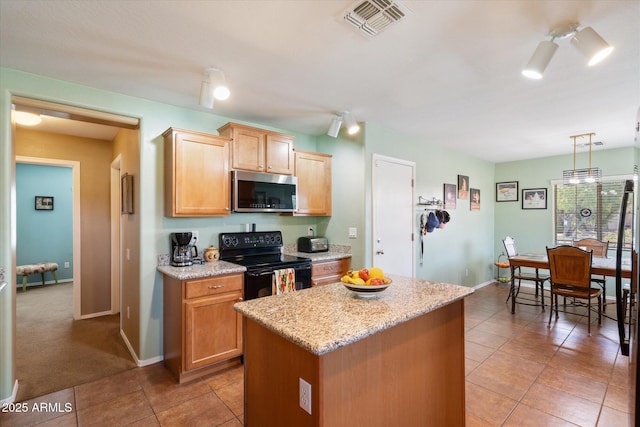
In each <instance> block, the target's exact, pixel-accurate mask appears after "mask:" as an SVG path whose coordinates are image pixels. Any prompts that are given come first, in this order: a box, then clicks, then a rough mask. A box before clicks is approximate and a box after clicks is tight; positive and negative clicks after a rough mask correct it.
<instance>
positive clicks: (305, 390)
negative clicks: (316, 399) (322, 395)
mask: <svg viewBox="0 0 640 427" xmlns="http://www.w3.org/2000/svg"><path fill="white" fill-rule="evenodd" d="M300 407H301V408H302V409H304V410H305V411H307V413H309V415H311V384H309V383H308V382H306V381H305V380H303V379H302V378H300Z"/></svg>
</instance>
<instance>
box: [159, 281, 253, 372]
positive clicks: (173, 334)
mask: <svg viewBox="0 0 640 427" xmlns="http://www.w3.org/2000/svg"><path fill="white" fill-rule="evenodd" d="M243 280H244V279H243V275H242V274H231V275H224V276H216V277H210V278H205V279H193V280H178V279H175V278H172V277H169V276H166V275H165V276H164V290H163V294H164V319H163V320H164V325H163V338H164V344H163V350H164V363H165V365H166V366H167V368H168V369H169V370H170V371H171V372H172V373H173V375H174V376H175V377H176V378H177V379H178V381H179V382H181V383H182V382H185V381H188V380H191V379H195V378H198V377H200V376H202V375H206V374H209V373H212V372H215V371H217V370H220V369H223V368H226V367H228V366H231V365H235V364H238V363H240V356H242V315H241V314H239V313H238V312H236V311H235V310H234V309H233V305H234V304H235V303H236V302H238V301H241V300H242V286H243Z"/></svg>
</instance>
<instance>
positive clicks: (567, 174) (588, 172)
mask: <svg viewBox="0 0 640 427" xmlns="http://www.w3.org/2000/svg"><path fill="white" fill-rule="evenodd" d="M594 135H595V132H590V133H583V134H580V135H572V136H570V137H569V138H571V139H573V169H570V170H565V171H563V172H562V178H563V182H564V184H565V185H566V184H571V185H576V184H580V183H581V182H585V183H587V184H592V183H594V182H598V181H600V178H601V177H602V171H601V170H600V168H594V167H591V147H592V146H593V142H592V141H591V138H592V137H593V136H594ZM586 136H588V137H589V167H588V168H585V169H576V146H577V144H576V140H577V139H578V138H583V137H586Z"/></svg>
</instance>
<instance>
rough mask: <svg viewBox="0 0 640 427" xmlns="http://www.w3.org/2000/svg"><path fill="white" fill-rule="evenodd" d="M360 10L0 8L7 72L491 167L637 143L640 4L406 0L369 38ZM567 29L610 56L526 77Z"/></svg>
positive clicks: (568, 50) (61, 0) (216, 5)
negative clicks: (219, 85)
mask: <svg viewBox="0 0 640 427" xmlns="http://www.w3.org/2000/svg"><path fill="white" fill-rule="evenodd" d="M355 3H357V2H353V1H350V0H346V1H339V0H331V1H329V0H325V1H267V0H265V1H240V0H234V1H217V0H214V1H191V0H188V1H170V0H169V1H155V0H153V1H145V0H138V1H66V0H58V1H48V2H47V1H39V0H38V1H30V0H22V1H13V0H0V46H1V48H0V66H2V67H7V68H12V69H17V70H21V71H25V72H28V73H34V74H38V75H43V76H48V77H52V78H55V79H60V80H64V81H70V82H75V83H79V84H83V85H87V86H91V87H95V88H99V89H104V90H107V91H111V92H117V93H122V94H126V95H131V96H135V97H141V98H146V99H151V100H154V101H160V102H163V103H168V104H172V105H176V106H180V107H186V108H191V109H194V110H201V111H209V112H212V113H213V114H216V115H221V116H226V117H233V118H234V119H237V120H244V121H249V122H253V123H257V124H262V125H266V126H273V127H276V128H282V129H288V130H291V131H296V132H301V133H305V134H311V135H320V134H324V133H326V131H327V129H328V127H329V124H330V122H331V119H332V117H333V114H334V113H335V112H336V111H342V110H348V111H350V112H352V114H353V115H354V116H355V118H356V119H357V120H358V121H361V122H367V123H370V124H372V125H376V126H383V127H385V128H388V129H391V130H395V131H398V132H400V133H401V134H403V135H406V136H408V137H410V138H411V139H413V140H414V141H416V140H417V141H424V142H425V143H431V144H437V145H442V146H444V147H447V148H449V149H453V150H459V151H461V152H464V153H467V154H470V155H473V156H476V157H478V158H482V159H486V160H488V161H491V162H504V161H511V160H520V159H528V158H537V157H546V156H552V155H559V154H570V153H572V152H573V142H572V140H571V139H570V138H569V137H570V136H571V135H575V134H582V133H588V132H595V133H596V136H595V140H597V141H602V142H604V145H603V146H601V147H600V146H599V147H593V149H594V151H597V150H601V149H611V148H617V147H628V146H633V145H634V144H636V146H640V145H638V143H637V142H635V139H636V138H637V135H636V130H635V126H636V122H637V120H638V114H639V113H638V112H639V107H640V25H638V22H640V2H638V1H637V0H629V1H625V0H618V1H570V0H565V1H560V0H550V1H543V0H531V1H526V0H521V1H508V0H500V1H494V0H483V1H478V0H458V1H445V0H439V1H438V0H431V1H427V0H422V1H410V0H401V4H402V5H403V6H405V7H406V8H407V9H409V13H408V14H407V16H406V17H405V18H404V19H403V20H401V21H399V22H398V23H396V24H395V25H393V26H390V27H389V28H387V29H386V30H384V31H383V32H381V33H380V34H379V35H377V36H375V37H367V36H364V35H362V34H360V33H358V32H357V31H356V30H355V29H354V28H353V27H351V26H349V25H348V24H346V23H345V22H344V20H343V19H342V15H343V12H344V11H345V10H346V9H347V8H349V7H350V6H352V5H354V4H355ZM567 22H579V23H580V24H582V25H583V26H592V27H593V28H594V29H595V30H596V31H597V32H598V33H599V34H600V35H601V36H602V37H603V38H604V39H605V40H606V41H607V42H608V43H609V44H611V45H612V46H614V47H615V50H614V51H613V53H612V54H611V56H610V57H609V58H607V59H605V61H603V62H602V63H601V64H599V65H597V66H594V67H587V65H586V58H585V57H584V56H582V54H581V53H580V52H578V51H577V50H576V49H575V48H574V47H573V46H571V45H570V42H569V40H560V41H557V43H558V44H559V45H560V47H559V49H558V51H557V52H556V54H555V57H554V58H553V60H552V61H551V63H550V64H549V66H548V67H547V69H546V72H545V76H544V78H543V79H542V80H536V81H534V80H529V79H526V78H525V77H523V76H522V75H521V74H520V70H521V69H522V67H523V66H524V65H525V64H526V63H527V61H528V60H529V58H530V57H531V55H532V53H533V51H534V50H535V48H536V46H537V44H538V43H539V42H540V41H542V40H549V38H548V37H547V34H548V33H549V31H550V30H551V29H553V28H555V27H557V26H558V25H560V24H563V23H567ZM207 67H218V68H221V69H222V70H224V72H225V74H226V78H227V82H228V84H229V86H230V88H231V91H232V95H231V98H229V99H228V100H226V101H216V104H215V106H214V109H213V110H207V109H205V108H202V107H200V106H199V105H198V95H199V90H200V81H201V79H202V75H203V71H204V69H205V68H207ZM61 96H63V95H61ZM169 125H171V123H167V126H169Z"/></svg>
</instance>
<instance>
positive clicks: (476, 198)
mask: <svg viewBox="0 0 640 427" xmlns="http://www.w3.org/2000/svg"><path fill="white" fill-rule="evenodd" d="M469 193H470V194H471V203H470V204H469V206H470V208H471V210H472V211H479V210H480V190H478V189H477V188H471V189H470V190H469Z"/></svg>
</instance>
